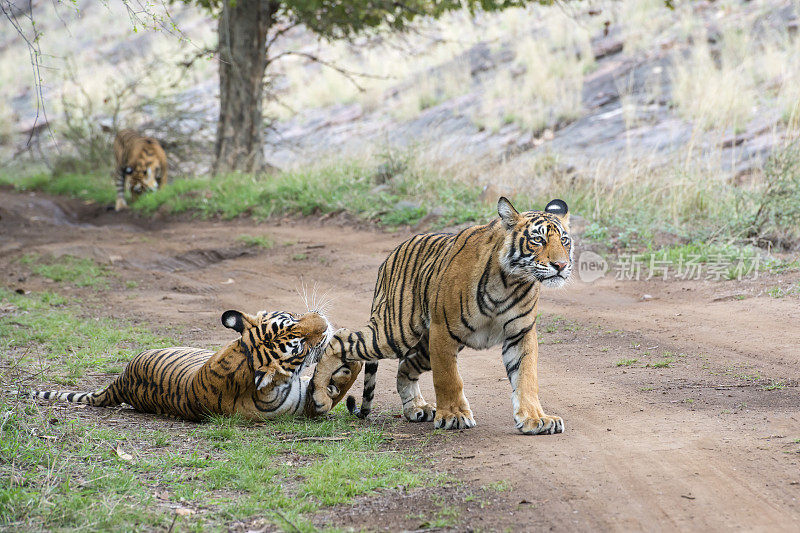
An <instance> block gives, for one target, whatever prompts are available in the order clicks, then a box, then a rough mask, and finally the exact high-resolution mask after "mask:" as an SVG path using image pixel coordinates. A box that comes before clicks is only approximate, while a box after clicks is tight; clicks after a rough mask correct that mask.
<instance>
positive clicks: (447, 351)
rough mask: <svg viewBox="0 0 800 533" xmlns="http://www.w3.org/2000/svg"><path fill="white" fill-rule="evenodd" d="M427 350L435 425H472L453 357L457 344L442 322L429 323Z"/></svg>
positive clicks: (446, 426) (447, 426)
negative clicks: (434, 394)
mask: <svg viewBox="0 0 800 533" xmlns="http://www.w3.org/2000/svg"><path fill="white" fill-rule="evenodd" d="M429 350H430V358H431V369H432V370H433V388H434V390H435V391H436V417H435V418H434V422H433V426H434V427H435V428H436V429H467V428H471V427H475V419H474V418H473V417H472V410H471V409H470V408H469V402H468V401H467V398H466V397H465V396H464V381H463V380H462V379H461V375H460V374H459V373H458V366H457V364H456V358H457V356H458V351H459V344H458V342H457V341H456V340H455V339H454V338H453V337H452V336H451V335H450V334H449V333H448V331H447V326H446V325H445V324H437V323H433V324H431V330H430V341H429Z"/></svg>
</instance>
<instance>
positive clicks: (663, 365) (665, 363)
mask: <svg viewBox="0 0 800 533" xmlns="http://www.w3.org/2000/svg"><path fill="white" fill-rule="evenodd" d="M674 362H675V359H672V358H670V357H666V358H664V359H662V360H661V361H656V362H655V363H647V366H648V367H650V368H669V365H671V364H672V363H674Z"/></svg>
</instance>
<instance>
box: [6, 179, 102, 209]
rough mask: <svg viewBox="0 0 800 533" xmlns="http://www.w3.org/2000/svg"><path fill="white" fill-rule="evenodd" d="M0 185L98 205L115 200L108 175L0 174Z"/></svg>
mask: <svg viewBox="0 0 800 533" xmlns="http://www.w3.org/2000/svg"><path fill="white" fill-rule="evenodd" d="M0 185H9V186H12V187H14V189H16V190H18V191H42V192H46V193H49V194H57V195H61V196H69V197H72V198H79V199H81V200H90V201H92V202H97V203H99V204H113V203H114V200H115V198H116V191H115V189H114V182H113V180H112V179H111V175H110V174H106V173H93V174H72V173H70V174H62V175H59V176H51V175H50V174H49V173H45V172H39V173H35V174H27V175H26V174H24V173H14V174H7V173H0Z"/></svg>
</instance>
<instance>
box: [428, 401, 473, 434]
mask: <svg viewBox="0 0 800 533" xmlns="http://www.w3.org/2000/svg"><path fill="white" fill-rule="evenodd" d="M433 427H434V428H436V429H469V428H474V427H475V419H474V418H472V411H471V410H470V408H469V407H458V406H457V407H453V408H451V409H446V408H441V407H440V408H439V409H438V410H437V411H436V418H435V419H434V422H433Z"/></svg>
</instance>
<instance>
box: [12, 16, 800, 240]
mask: <svg viewBox="0 0 800 533" xmlns="http://www.w3.org/2000/svg"><path fill="white" fill-rule="evenodd" d="M34 6H35V7H34V15H35V18H36V22H37V25H38V27H39V28H41V29H43V34H44V36H43V38H42V39H41V41H40V46H41V49H42V53H43V54H45V56H44V57H45V58H46V63H47V69H46V70H45V71H44V72H45V74H44V82H43V88H44V89H45V90H44V100H45V104H46V108H47V112H48V119H49V120H50V123H51V124H52V129H51V130H52V132H54V135H55V140H57V141H60V142H59V143H58V149H57V147H56V146H55V144H56V143H55V142H54V140H53V139H51V138H50V137H49V135H48V132H47V131H46V130H44V129H40V130H37V133H39V139H40V140H41V143H39V144H36V143H34V149H31V150H27V151H26V150H24V147H25V142H26V141H27V139H28V137H29V134H30V131H31V127H32V125H33V123H34V118H35V116H36V106H35V103H36V100H35V93H34V86H33V84H32V81H31V79H32V78H31V72H30V64H29V61H27V53H28V52H27V48H26V46H25V43H24V41H23V40H22V39H21V38H20V37H19V36H17V35H16V34H15V33H14V32H12V31H9V28H8V27H7V26H6V27H5V30H4V33H3V37H2V39H0V72H3V73H4V75H3V77H2V80H3V81H2V90H3V91H4V92H5V93H6V94H11V95H13V96H12V97H11V98H10V99H8V100H5V101H4V102H3V103H2V104H0V106H1V107H0V116H2V117H3V119H2V121H0V123H2V124H3V125H4V132H3V133H2V135H0V139H2V140H3V143H4V144H3V153H4V154H5V156H4V157H5V160H6V161H7V160H8V158H9V157H10V156H11V155H12V154H16V160H15V162H14V164H16V163H17V162H20V161H22V162H23V163H24V162H30V161H31V160H33V161H34V162H35V161H40V160H42V159H45V160H50V161H52V160H53V159H54V157H56V156H57V154H64V153H67V154H69V153H70V151H72V150H76V149H77V150H78V151H81V150H83V151H87V150H88V149H87V148H86V147H87V146H89V147H90V148H91V151H92V154H94V155H97V154H100V155H101V156H99V157H97V160H98V161H97V163H94V166H104V165H105V164H106V163H104V162H105V161H109V160H110V152H109V153H105V155H103V154H104V150H107V146H108V145H109V144H110V136H109V134H108V133H106V132H105V131H103V130H102V129H101V128H100V126H107V127H108V126H110V127H111V128H112V129H113V128H116V127H120V126H131V125H132V126H138V127H140V128H142V129H144V130H145V131H148V132H150V133H151V134H154V135H155V136H156V137H158V138H160V139H164V141H165V143H166V144H167V145H168V152H170V154H171V158H172V159H173V164H175V165H176V166H177V167H178V169H179V174H181V175H184V176H187V177H193V176H197V175H202V174H204V173H205V172H207V169H208V167H209V157H210V154H211V153H212V152H213V150H212V146H213V136H214V127H215V117H216V107H217V72H216V63H215V60H214V59H213V57H210V56H209V55H208V54H207V53H205V52H207V51H208V50H209V49H213V47H214V46H215V44H214V40H215V32H214V30H215V24H216V22H215V21H214V20H213V19H212V18H210V17H208V16H207V15H206V14H205V13H202V12H200V11H199V10H197V9H194V8H191V7H184V6H180V7H176V8H175V10H174V11H173V12H171V13H169V14H168V15H166V14H159V13H158V12H154V13H151V15H154V16H155V17H156V22H153V20H152V19H147V16H141V15H140V16H139V18H137V17H136V16H133V15H131V13H129V12H127V11H126V10H125V8H124V7H122V5H121V4H116V3H114V4H109V5H108V6H102V5H97V4H96V3H93V2H88V1H87V2H78V3H77V7H76V8H74V9H67V8H66V7H65V6H61V5H57V6H58V7H57V8H54V7H53V5H51V4H49V3H45V2H41V3H37V2H34ZM159 17H161V18H159ZM148 20H149V21H150V22H149V24H150V26H155V29H153V28H152V27H151V28H148V27H147V22H148ZM165 20H166V21H168V22H169V23H170V24H171V23H172V22H174V24H175V28H176V29H173V28H172V27H171V26H169V25H167V24H165V23H164V22H163V21H165ZM143 22H144V26H143ZM165 28H166V29H165ZM796 30H797V10H796V8H795V7H794V5H793V4H792V3H790V2H778V1H764V2H687V3H681V4H679V5H678V6H677V7H676V8H675V9H674V10H670V9H667V8H666V7H664V5H663V4H662V3H661V2H658V1H652V2H636V1H624V2H589V3H570V4H565V5H559V6H554V7H541V6H538V5H537V6H533V7H530V8H528V9H515V10H510V11H506V12H503V13H499V14H492V15H486V14H478V15H476V16H474V17H468V16H467V15H465V14H457V15H451V16H449V17H447V18H445V19H443V20H441V21H435V22H434V21H427V22H422V23H420V24H419V25H418V26H417V28H415V30H414V31H413V32H410V33H409V34H406V35H385V34H379V35H373V36H368V37H363V38H360V39H359V40H357V41H355V42H349V43H342V42H336V43H328V42H325V41H319V40H317V39H315V38H312V37H311V36H310V35H309V34H308V33H307V32H306V31H304V30H303V29H302V28H295V29H293V30H292V31H289V32H287V34H286V35H285V36H284V37H283V39H282V41H280V42H279V45H280V50H281V53H287V55H286V56H285V57H283V58H282V59H281V60H279V61H277V62H276V63H275V68H273V69H271V70H270V72H269V74H270V78H269V80H268V81H269V82H270V91H269V100H268V101H267V102H266V103H265V107H266V109H267V116H268V120H267V123H265V131H266V136H267V137H266V141H267V142H266V145H265V147H264V150H265V159H266V161H268V162H269V164H270V165H272V166H274V167H277V168H279V169H294V168H303V167H307V166H309V165H319V164H321V163H323V164H324V163H329V162H341V161H359V162H364V163H363V164H365V165H367V166H369V165H376V164H378V163H381V162H383V163H387V162H388V163H389V164H390V165H389V166H390V168H393V169H395V171H397V170H398V169H403V168H408V167H412V168H415V169H420V168H421V169H424V170H425V172H427V173H432V174H434V175H437V176H443V177H446V178H447V179H455V180H457V181H461V182H465V183H467V184H469V185H470V186H477V187H480V188H486V189H487V194H486V197H487V198H489V197H496V195H497V194H500V193H505V194H511V195H514V194H525V195H527V196H529V197H532V198H541V197H547V196H549V195H557V194H568V193H569V194H571V196H572V197H577V198H578V202H579V206H580V208H581V209H582V211H583V213H582V214H584V215H585V216H587V218H588V219H590V220H594V221H602V222H603V223H605V224H606V225H608V224H612V225H620V224H622V222H620V221H618V220H613V216H612V214H613V213H615V212H619V211H621V210H628V211H633V210H635V208H636V205H635V204H637V203H639V202H641V201H642V200H646V201H648V202H649V203H651V204H653V208H652V209H653V210H655V211H658V212H661V213H664V212H668V213H669V216H668V217H667V218H664V219H659V220H656V221H655V222H654V221H653V220H649V221H648V224H650V225H654V224H655V225H657V226H664V224H668V225H670V226H675V227H676V228H677V227H680V226H682V225H684V226H685V225H686V223H687V220H690V219H691V220H693V221H694V222H696V220H695V218H696V217H697V216H698V213H699V214H702V215H703V216H706V215H707V220H706V221H704V222H703V223H704V224H706V225H707V226H708V227H713V230H714V231H716V230H717V229H718V228H720V227H722V226H731V225H736V221H733V222H731V221H730V220H728V219H727V218H726V216H727V215H726V214H725V213H730V212H733V211H742V208H741V207H737V205H738V203H741V194H742V191H744V192H745V193H748V194H749V192H748V191H752V190H757V189H758V188H759V187H760V186H761V184H762V183H763V167H764V164H765V161H767V159H768V158H769V156H770V154H772V153H773V152H774V151H775V150H777V149H781V148H782V147H783V146H785V145H787V144H788V143H791V141H792V140H793V139H794V138H795V136H796V131H797V123H798V103H800V89H798V88H799V87H800V79H798V77H800V47H799V46H798V41H797V39H796V38H795V34H796ZM120 37H122V39H120ZM56 50H57V51H59V52H60V53H63V54H64V55H63V56H56V55H50V53H51V52H52V51H56ZM293 52H301V53H302V54H304V55H293ZM308 56H314V57H316V58H318V59H319V60H321V61H322V62H324V63H330V64H333V65H336V66H337V68H339V69H341V70H344V71H346V72H347V73H349V74H348V75H347V76H345V75H342V74H341V73H340V72H339V71H337V70H335V69H333V68H329V67H327V66H325V65H324V64H323V63H321V62H317V61H311V60H309V59H308ZM39 123H40V124H41V119H40V121H39ZM106 129H108V128H106ZM28 154H30V158H27V157H26V155H28ZM93 157H94V156H93ZM86 159H87V158H86V157H83V160H84V161H85V160H86ZM51 166H52V163H51ZM69 168H72V167H69ZM83 170H84V171H88V170H91V169H85V168H84V169H83ZM598 187H602V188H603V191H602V193H598V192H597V191H598ZM565 191H566V192H565ZM656 204H658V205H656ZM587 209H591V210H592V212H587ZM648 217H649V219H654V217H655V218H658V217H657V216H656V215H648ZM623 225H624V224H623ZM673 231H674V232H675V233H677V234H679V235H682V236H683V237H684V238H689V237H687V235H688V234H689V231H688V230H686V228H684V229H680V230H677V229H674V228H673ZM791 237H792V238H794V237H796V236H791ZM792 238H789V239H788V241H786V242H789V243H791V242H794V241H792ZM784 240H786V239H784Z"/></svg>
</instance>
